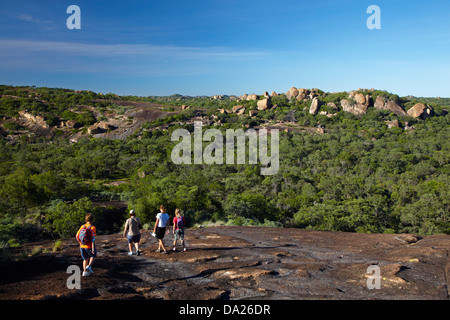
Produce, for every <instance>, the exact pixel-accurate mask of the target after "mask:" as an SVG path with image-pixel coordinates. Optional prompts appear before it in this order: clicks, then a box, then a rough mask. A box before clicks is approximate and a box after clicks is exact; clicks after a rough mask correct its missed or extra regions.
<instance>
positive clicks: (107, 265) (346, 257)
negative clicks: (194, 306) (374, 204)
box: [0, 227, 450, 300]
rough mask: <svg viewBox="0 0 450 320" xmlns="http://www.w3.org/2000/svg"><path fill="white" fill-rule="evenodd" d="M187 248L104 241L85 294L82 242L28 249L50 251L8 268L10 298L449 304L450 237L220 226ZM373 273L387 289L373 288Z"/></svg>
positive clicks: (4, 289) (197, 234)
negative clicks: (75, 269)
mask: <svg viewBox="0 0 450 320" xmlns="http://www.w3.org/2000/svg"><path fill="white" fill-rule="evenodd" d="M171 240H172V238H171V237H170V236H168V237H167V238H166V244H169V243H171ZM187 244H188V251H187V252H184V253H183V252H170V253H169V254H167V255H165V254H160V253H156V252H155V249H156V248H157V245H156V240H155V239H154V238H153V237H151V236H150V234H149V232H147V231H146V232H144V235H143V241H142V250H143V254H142V255H141V256H127V250H128V249H127V243H126V240H125V239H123V238H121V235H118V234H116V235H107V236H98V237H97V245H98V258H97V260H96V262H95V265H94V268H93V269H94V272H95V274H94V276H92V277H86V278H82V280H81V289H79V290H77V289H73V290H70V289H68V288H67V285H66V284H67V279H68V278H69V276H70V274H68V273H67V268H68V267H69V266H70V265H78V266H80V265H81V259H80V255H79V249H78V245H77V243H76V242H75V240H74V239H68V240H64V241H63V243H62V246H61V249H60V250H59V251H57V252H51V248H52V246H53V245H54V242H42V243H38V244H31V245H28V246H24V247H22V248H20V250H31V248H33V247H36V246H39V247H40V248H42V249H43V250H44V252H46V251H47V250H48V251H50V252H49V253H41V254H38V255H34V256H33V257H29V258H27V259H20V260H19V261H16V262H8V263H2V264H1V265H0V274H1V277H0V299H2V300H6V299H10V300H11V299H12V300H18V299H25V300H35V299H38V300H40V299H93V300H111V299H168V300H170V299H175V300H190V299H195V300H209V299H231V300H238V299H258V300H280V299H287V300H299V299H433V300H448V299H449V285H450V257H449V253H450V236H448V235H435V236H429V237H423V238H422V237H417V236H414V235H387V234H354V233H337V232H319V231H309V230H302V229H278V228H259V227H214V228H202V229H189V230H188V231H187ZM168 247H170V248H171V247H172V246H171V244H170V245H168ZM46 249H47V250H46ZM372 265H376V266H378V267H379V271H380V276H381V278H380V282H379V284H380V287H379V289H377V288H374V289H369V287H370V284H372V285H373V284H374V283H375V282H374V281H373V279H374V278H373V276H374V275H375V274H374V273H372V272H368V267H369V266H372ZM368 283H369V287H368Z"/></svg>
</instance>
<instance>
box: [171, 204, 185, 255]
mask: <svg viewBox="0 0 450 320" xmlns="http://www.w3.org/2000/svg"><path fill="white" fill-rule="evenodd" d="M185 226H186V220H185V219H184V216H183V215H182V214H181V211H180V209H175V217H174V218H173V249H172V250H173V251H177V241H178V240H181V244H182V245H183V252H186V246H185V242H184V230H185Z"/></svg>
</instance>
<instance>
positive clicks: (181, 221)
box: [177, 217, 184, 229]
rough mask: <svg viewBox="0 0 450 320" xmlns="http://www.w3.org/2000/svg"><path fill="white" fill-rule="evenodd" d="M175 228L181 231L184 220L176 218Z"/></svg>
mask: <svg viewBox="0 0 450 320" xmlns="http://www.w3.org/2000/svg"><path fill="white" fill-rule="evenodd" d="M177 228H178V229H183V228H184V218H183V217H179V218H178V217H177Z"/></svg>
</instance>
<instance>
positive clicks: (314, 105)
mask: <svg viewBox="0 0 450 320" xmlns="http://www.w3.org/2000/svg"><path fill="white" fill-rule="evenodd" d="M319 107H320V101H319V99H318V98H317V97H316V98H314V99H313V101H312V103H311V106H310V107H309V113H310V114H314V115H316V114H317V113H318V112H319Z"/></svg>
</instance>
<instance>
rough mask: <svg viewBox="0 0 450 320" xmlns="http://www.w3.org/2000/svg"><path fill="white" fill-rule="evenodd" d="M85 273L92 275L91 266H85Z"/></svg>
mask: <svg viewBox="0 0 450 320" xmlns="http://www.w3.org/2000/svg"><path fill="white" fill-rule="evenodd" d="M86 271H87V272H89V273H90V275H93V274H94V271H92V267H91V266H87V267H86Z"/></svg>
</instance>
